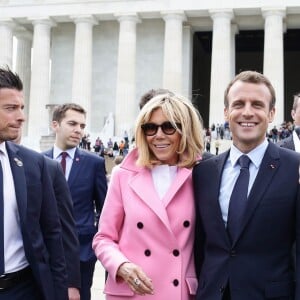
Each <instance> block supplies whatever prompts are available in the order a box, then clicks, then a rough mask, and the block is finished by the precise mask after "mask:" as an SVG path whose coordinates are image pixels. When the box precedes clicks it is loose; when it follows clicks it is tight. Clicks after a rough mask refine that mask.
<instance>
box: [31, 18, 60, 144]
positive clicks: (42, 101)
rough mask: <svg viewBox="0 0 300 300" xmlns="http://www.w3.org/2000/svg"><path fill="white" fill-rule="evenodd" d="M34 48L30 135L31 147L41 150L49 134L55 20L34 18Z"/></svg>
mask: <svg viewBox="0 0 300 300" xmlns="http://www.w3.org/2000/svg"><path fill="white" fill-rule="evenodd" d="M32 23H33V26H34V29H33V49H32V69H31V83H30V100H29V101H30V104H29V120H28V121H29V123H28V136H29V140H30V143H31V147H32V148H34V149H36V150H39V148H40V146H39V141H40V139H41V137H42V136H43V135H47V134H49V122H50V120H48V111H47V108H46V105H47V104H49V97H50V80H49V79H50V40H51V27H52V26H54V25H55V24H54V22H53V21H52V20H51V19H49V18H47V19H35V20H32Z"/></svg>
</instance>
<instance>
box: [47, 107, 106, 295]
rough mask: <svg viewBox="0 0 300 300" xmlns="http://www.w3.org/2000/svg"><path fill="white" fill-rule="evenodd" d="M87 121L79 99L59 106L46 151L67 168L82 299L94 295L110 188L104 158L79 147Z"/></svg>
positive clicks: (53, 120) (55, 113) (55, 111)
mask: <svg viewBox="0 0 300 300" xmlns="http://www.w3.org/2000/svg"><path fill="white" fill-rule="evenodd" d="M85 125H86V112H85V110H84V109H83V108H82V107H81V106H79V105H77V104H75V103H67V104H63V105H60V106H58V107H57V108H56V109H55V110H54V112H53V117H52V128H53V130H54V131H55V134H56V138H55V144H54V147H53V148H52V149H50V150H48V151H46V152H45V153H44V154H45V155H46V156H48V157H50V158H53V159H55V160H57V161H59V162H61V163H62V165H63V168H65V177H66V179H67V181H68V185H69V189H70V192H71V196H72V201H73V207H74V218H75V223H76V229H77V232H78V238H79V244H80V273H81V289H80V299H81V300H89V299H90V298H91V292H90V289H91V286H92V283H93V274H94V269H95V263H96V256H95V254H94V251H93V249H92V240H93V237H94V235H95V233H96V231H97V224H98V220H99V216H100V212H101V209H102V206H103V202H104V199H105V196H106V190H107V182H106V171H105V162H104V159H103V158H102V157H99V156H98V155H96V154H94V153H90V152H88V151H85V150H81V149H79V148H78V145H79V143H80V140H81V138H82V137H83V134H84V129H85Z"/></svg>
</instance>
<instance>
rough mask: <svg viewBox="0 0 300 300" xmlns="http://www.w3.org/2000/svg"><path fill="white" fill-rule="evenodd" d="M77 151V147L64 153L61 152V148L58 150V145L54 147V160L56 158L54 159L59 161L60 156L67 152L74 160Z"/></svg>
mask: <svg viewBox="0 0 300 300" xmlns="http://www.w3.org/2000/svg"><path fill="white" fill-rule="evenodd" d="M75 151H76V147H74V148H71V149H67V150H65V151H64V150H61V149H60V148H58V147H57V146H56V145H54V146H53V158H54V159H57V158H58V157H59V156H60V154H61V153H62V152H67V153H68V155H69V156H70V157H71V158H72V159H74V156H75Z"/></svg>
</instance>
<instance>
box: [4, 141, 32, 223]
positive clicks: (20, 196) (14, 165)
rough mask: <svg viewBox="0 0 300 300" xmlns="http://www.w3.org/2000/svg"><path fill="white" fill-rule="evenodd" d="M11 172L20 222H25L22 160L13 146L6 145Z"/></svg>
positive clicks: (25, 201) (25, 191) (24, 178)
mask: <svg viewBox="0 0 300 300" xmlns="http://www.w3.org/2000/svg"><path fill="white" fill-rule="evenodd" d="M6 148H7V153H8V157H9V162H10V167H11V172H12V175H13V179H14V186H15V193H16V199H17V205H18V210H19V215H20V220H21V221H23V222H25V218H26V212H27V189H26V187H27V184H26V176H25V170H24V165H23V161H22V158H21V157H20V156H18V149H17V148H16V147H15V145H13V144H8V143H6Z"/></svg>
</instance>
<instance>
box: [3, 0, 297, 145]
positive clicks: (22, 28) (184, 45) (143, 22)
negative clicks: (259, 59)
mask: <svg viewBox="0 0 300 300" xmlns="http://www.w3.org/2000/svg"><path fill="white" fill-rule="evenodd" d="M286 28H300V3H299V1H297V0H272V1H271V0H262V1H258V0H245V1H234V0H224V1H219V0H211V1H199V0H185V1H182V0H159V1H156V0H152V1H151V0H98V1H96V0H94V1H92V0H86V1H79V0H0V65H8V66H10V67H13V66H14V69H15V70H16V71H17V72H18V73H19V74H20V75H21V77H22V79H23V81H24V83H25V96H26V105H27V107H26V114H27V117H28V120H27V126H26V128H25V129H24V135H25V136H26V138H25V140H26V141H27V143H28V145H29V144H30V145H31V147H33V148H36V149H37V150H38V148H39V139H40V137H41V136H43V135H47V134H49V126H48V124H49V122H48V115H49V114H48V111H47V108H46V106H47V107H49V105H50V106H51V105H52V106H53V105H55V104H62V103H65V102H71V101H74V102H77V103H79V104H81V105H83V106H84V107H85V108H86V109H87V112H88V115H87V116H88V127H87V131H88V132H89V133H90V134H91V136H92V137H96V136H98V135H99V133H100V132H101V130H102V128H103V126H104V125H105V122H106V119H107V117H108V116H110V118H111V112H113V119H114V120H115V124H114V128H115V135H116V136H119V137H122V135H123V133H124V131H125V130H127V132H129V134H130V133H132V130H133V126H134V120H135V116H136V114H137V112H138V101H139V97H140V96H141V95H142V94H143V93H144V92H146V91H147V90H149V89H150V88H158V87H163V88H169V89H171V90H174V91H176V92H179V93H181V94H183V95H185V96H187V97H189V98H190V97H191V94H192V50H193V33H194V32H196V31H212V32H213V40H212V45H213V49H212V64H211V66H212V71H211V85H210V99H211V100H210V111H209V120H210V123H212V122H217V123H218V122H219V121H220V120H222V119H223V92H224V89H225V87H226V85H227V83H228V82H229V81H230V79H231V78H232V76H233V73H234V72H233V70H234V67H235V66H234V61H235V60H234V50H233V49H234V35H235V33H236V32H238V30H246V29H249V30H254V29H262V30H264V31H265V42H264V43H265V45H264V48H265V49H271V50H272V51H265V53H264V73H265V74H266V75H268V77H270V79H271V80H272V82H273V84H274V86H275V88H276V92H277V94H278V99H279V101H278V102H277V111H278V114H277V117H276V120H275V123H276V124H280V122H281V121H282V120H283V101H284V100H283V86H284V78H283V48H282V47H283V31H284V30H285V29H286ZM13 37H15V41H17V42H16V43H13ZM31 48H32V51H31ZM30 53H31V55H30ZM14 54H15V58H14ZM220 65H222V68H220ZM30 66H31V68H30Z"/></svg>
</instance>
